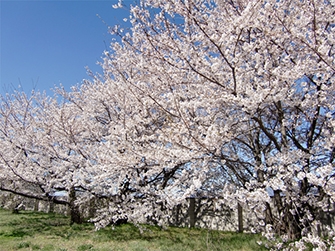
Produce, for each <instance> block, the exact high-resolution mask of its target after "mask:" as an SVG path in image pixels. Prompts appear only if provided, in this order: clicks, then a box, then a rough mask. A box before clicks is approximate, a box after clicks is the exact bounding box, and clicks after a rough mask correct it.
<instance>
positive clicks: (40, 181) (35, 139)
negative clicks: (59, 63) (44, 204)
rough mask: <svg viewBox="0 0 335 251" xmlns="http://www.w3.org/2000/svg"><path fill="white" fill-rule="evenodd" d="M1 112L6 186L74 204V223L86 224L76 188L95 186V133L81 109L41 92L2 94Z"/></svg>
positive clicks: (0, 178) (34, 196)
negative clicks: (91, 147)
mask: <svg viewBox="0 0 335 251" xmlns="http://www.w3.org/2000/svg"><path fill="white" fill-rule="evenodd" d="M0 112H1V113H0V115H1V116H0V123H1V124H0V128H1V130H0V133H1V151H0V165H1V174H0V182H1V183H0V190H2V191H7V192H11V193H14V194H17V195H21V196H24V197H28V198H32V199H37V200H43V201H50V202H53V203H56V204H63V205H68V206H69V208H70V212H71V222H72V223H73V222H76V223H80V222H81V221H82V220H81V218H80V214H79V209H78V207H79V204H78V203H77V202H76V200H77V199H78V198H76V197H77V196H76V192H78V191H81V192H84V190H83V188H86V185H87V184H88V185H89V181H88V179H87V177H88V176H89V175H90V173H88V172H89V169H85V167H86V165H87V163H88V162H89V161H87V160H88V159H89V158H88V157H87V156H86V154H87V153H86V152H85V150H86V149H85V146H86V145H87V144H86V142H85V138H86V139H87V138H90V137H89V136H88V135H87V133H89V132H88V130H87V127H83V124H82V123H81V122H80V121H81V120H80V117H79V116H78V114H75V113H73V111H72V109H71V107H70V104H66V103H63V104H59V103H58V102H57V100H56V98H50V97H46V96H44V95H41V94H39V93H35V92H33V93H32V94H31V95H29V96H28V95H26V94H24V93H15V94H13V95H12V96H9V95H8V96H7V97H2V103H1V111H0ZM57 192H58V193H60V194H61V195H63V196H62V197H59V196H56V193H57ZM66 196H67V197H68V199H67V200H64V199H62V198H63V197H66ZM82 197H83V196H82ZM81 199H82V200H83V198H81Z"/></svg>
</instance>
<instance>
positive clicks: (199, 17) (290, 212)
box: [1, 0, 335, 248]
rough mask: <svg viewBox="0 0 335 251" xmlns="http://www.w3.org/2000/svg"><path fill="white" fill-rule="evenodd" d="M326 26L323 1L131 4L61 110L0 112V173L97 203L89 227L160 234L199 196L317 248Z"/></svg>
mask: <svg viewBox="0 0 335 251" xmlns="http://www.w3.org/2000/svg"><path fill="white" fill-rule="evenodd" d="M115 7H116V8H117V7H123V5H122V3H119V5H117V6H115ZM334 17H335V3H334V2H333V1H317V0H315V1H297V0H289V1H287V0H285V1H284V0H283V1H281V0H279V1H278V0H270V1H256V0H255V1H244V0H239V1H228V0H227V1H225V0H224V1H210V0H193V1H192V0H186V1H172V0H156V1H150V0H144V1H141V2H140V3H139V4H138V5H136V6H132V7H131V9H130V17H129V22H130V24H131V27H130V28H123V27H121V26H116V27H110V31H111V33H112V35H114V36H115V38H116V39H117V40H116V41H115V42H113V43H112V44H111V50H110V51H106V52H105V53H104V57H103V61H102V63H101V66H102V68H103V74H102V75H96V76H94V75H93V74H91V75H92V76H93V77H94V79H93V80H92V81H85V83H84V84H83V85H82V86H79V87H74V88H73V89H72V91H71V92H66V91H65V90H63V89H62V88H59V89H57V90H56V91H57V93H58V94H59V95H61V96H62V97H63V98H64V99H65V100H66V102H65V103H64V104H62V105H59V104H56V102H53V101H52V100H48V101H46V100H45V99H41V100H39V101H38V104H39V105H38V106H36V107H35V106H33V105H32V103H34V102H35V101H33V102H31V101H29V102H30V103H29V102H28V101H26V100H28V99H27V98H24V100H23V102H22V101H21V99H20V98H19V99H18V100H20V102H18V104H17V102H16V101H15V102H13V103H11V104H10V105H9V106H6V105H3V109H2V117H1V119H2V121H1V123H2V124H3V125H2V128H8V129H2V132H1V133H2V136H1V137H2V138H1V140H2V141H3V142H4V146H3V149H4V150H3V151H2V152H1V153H2V168H7V170H8V171H9V172H8V173H10V172H11V176H10V177H11V179H13V180H14V177H15V179H19V180H20V182H21V181H25V180H26V181H28V182H27V183H25V184H34V185H38V187H39V189H42V190H43V189H44V190H45V191H43V194H44V195H46V194H47V193H48V192H49V191H51V190H52V189H57V188H58V187H62V189H63V188H64V189H65V190H66V191H70V188H74V189H77V191H78V190H79V189H80V191H82V192H83V193H84V194H85V196H83V198H86V197H95V198H103V199H105V203H104V206H103V207H101V208H100V210H99V211H98V212H97V215H96V217H95V218H94V219H93V221H94V222H96V224H97V227H103V226H106V225H108V224H109V223H115V222H116V221H117V220H118V219H122V218H128V219H130V220H132V221H134V222H141V221H142V220H148V219H151V220H153V221H154V222H156V223H163V218H164V214H165V213H164V210H165V209H166V208H171V207H172V206H174V205H176V204H178V203H180V202H181V201H183V200H184V199H185V198H187V197H190V196H195V195H196V194H201V195H206V196H211V197H218V198H223V199H224V201H226V203H228V204H229V205H231V206H234V205H237V204H240V205H245V206H247V207H249V208H251V209H252V210H253V212H254V214H255V215H256V217H258V219H259V228H258V229H259V230H262V231H264V230H265V233H266V235H267V236H268V237H269V238H272V237H273V234H274V233H276V234H279V235H282V237H283V239H285V238H286V239H288V238H289V239H292V240H296V239H299V238H301V237H303V239H302V240H303V241H308V240H310V241H311V242H313V244H315V243H321V239H320V238H319V239H318V237H315V238H314V237H313V238H314V239H313V238H309V239H308V238H306V236H308V234H310V233H311V232H315V231H314V230H315V228H316V225H317V224H318V223H319V222H320V221H321V220H322V219H321V218H320V215H321V212H322V211H326V210H327V209H328V208H329V207H330V205H331V203H333V202H334V192H335V172H334V156H335V148H334V146H335V137H334V126H335V120H334V119H335V113H334V105H335V104H334V98H333V97H334V90H335V89H334V74H335V62H334V55H335V53H334V52H335V51H334V50H335V49H334V42H335V37H334V34H335V33H334V29H335V20H334ZM124 21H125V22H128V20H124ZM125 25H127V24H125ZM43 100H45V102H44V101H43ZM42 101H43V102H42ZM36 102H37V101H36ZM28 103H29V107H31V109H25V107H27V105H26V104H28ZM34 104H35V103H34ZM11 107H13V109H12V108H11ZM14 107H15V109H14ZM45 107H47V108H45ZM56 107H57V108H56ZM35 108H36V109H37V110H35ZM13 110H17V111H15V112H12V111H13ZM26 111H29V113H27V112H26ZM17 114H18V115H17ZM35 114H36V116H35ZM27 121H28V122H29V123H28V122H27ZM27 125H29V126H27ZM48 128H51V129H50V130H49V129H48ZM22 129H23V130H22ZM49 133H50V135H52V136H50V135H49ZM42 135H43V137H42ZM37 139H38V141H37ZM36 142H38V143H36ZM28 149H29V151H28ZM37 152H38V154H37ZM26 155H28V156H26ZM27 157H29V158H27ZM28 160H29V165H28ZM24 163H25V164H24ZM30 166H34V168H36V170H38V172H39V176H38V178H37V177H35V176H34V177H33V176H31V175H32V174H33V173H34V172H36V171H35V169H34V171H33V170H32V169H31V170H29V169H28V168H27V167H30ZM23 167H25V168H23ZM18 170H20V171H18ZM51 170H52V171H51ZM62 170H64V171H62ZM8 173H7V172H6V174H5V175H9V174H8ZM64 174H66V175H64ZM51 176H52V177H55V179H49V177H51ZM30 177H31V178H30ZM3 178H6V179H7V177H3ZM51 181H52V182H51ZM51 183H52V185H49V184H51ZM60 184H62V185H60ZM72 191H73V190H72ZM69 194H71V193H69ZM84 200H85V199H83V200H82V201H84ZM78 203H81V201H80V199H78V200H77V204H78ZM256 230H257V229H256ZM297 245H303V244H302V243H299V244H297ZM325 245H326V244H325ZM327 245H328V246H329V245H332V244H329V243H328V244H327ZM327 245H326V246H325V247H326V248H327Z"/></svg>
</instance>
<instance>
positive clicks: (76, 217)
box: [69, 187, 83, 225]
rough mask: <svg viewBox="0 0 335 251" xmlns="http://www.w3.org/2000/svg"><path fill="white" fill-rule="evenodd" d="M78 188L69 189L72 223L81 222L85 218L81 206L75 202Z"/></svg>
mask: <svg viewBox="0 0 335 251" xmlns="http://www.w3.org/2000/svg"><path fill="white" fill-rule="evenodd" d="M75 200H76V190H75V188H74V187H71V188H70V191H69V210H70V224H71V225H72V224H74V223H76V224H81V223H83V220H82V218H81V215H80V211H79V207H78V205H76V204H75Z"/></svg>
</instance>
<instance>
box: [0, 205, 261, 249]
mask: <svg viewBox="0 0 335 251" xmlns="http://www.w3.org/2000/svg"><path fill="white" fill-rule="evenodd" d="M69 223H70V220H69V218H68V217H66V216H63V215H58V214H45V213H41V212H30V211H20V213H19V214H12V213H11V212H10V211H7V210H3V209H0V250H1V251H7V250H8V251H11V250H19V251H28V250H29V251H30V250H40V251H86V250H89V251H111V250H134V251H144V250H155V251H158V250H161V251H169V250H181V251H189V250H194V251H195V250H198V251H201V250H205V251H207V250H210V251H214V250H244V251H247V250H266V249H265V248H264V247H262V246H259V245H258V244H257V243H256V242H257V241H258V240H260V239H261V236H260V235H255V234H239V233H234V232H221V231H214V230H207V229H197V228H192V229H188V228H175V227H169V228H168V229H167V230H162V229H161V228H160V227H155V226H146V228H147V231H144V232H143V233H140V231H139V229H138V228H137V227H135V226H134V225H132V224H124V225H121V226H117V227H115V229H114V230H112V229H111V228H110V227H107V228H105V229H101V230H99V231H95V228H94V225H93V224H89V223H85V224H82V225H76V224H75V225H72V226H70V225H69Z"/></svg>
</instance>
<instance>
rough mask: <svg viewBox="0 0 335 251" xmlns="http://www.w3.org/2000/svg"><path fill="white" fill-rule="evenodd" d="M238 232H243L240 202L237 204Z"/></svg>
mask: <svg viewBox="0 0 335 251" xmlns="http://www.w3.org/2000/svg"><path fill="white" fill-rule="evenodd" d="M237 215H238V232H239V233H243V208H242V207H241V205H240V203H238V204H237Z"/></svg>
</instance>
